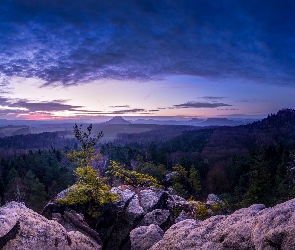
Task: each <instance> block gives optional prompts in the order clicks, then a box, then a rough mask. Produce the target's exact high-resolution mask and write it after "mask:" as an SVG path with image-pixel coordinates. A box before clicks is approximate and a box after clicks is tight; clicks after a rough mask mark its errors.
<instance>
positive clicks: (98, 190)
mask: <svg viewBox="0 0 295 250" xmlns="http://www.w3.org/2000/svg"><path fill="white" fill-rule="evenodd" d="M91 130H92V125H91V124H90V125H89V126H88V127H87V131H88V133H86V132H83V131H82V125H80V126H79V127H78V126H77V125H76V124H75V126H74V132H75V137H76V138H77V139H78V140H79V141H80V143H81V151H78V150H72V151H71V152H70V153H69V154H68V157H69V158H70V159H71V160H72V162H73V163H74V164H75V165H77V166H78V167H77V169H76V170H75V171H74V174H75V176H76V177H77V181H76V183H75V184H74V185H73V186H72V187H70V188H69V191H68V193H67V194H66V197H65V198H61V199H58V201H57V202H58V203H60V204H63V205H85V206H86V208H87V212H88V214H89V215H91V216H97V215H98V214H99V213H98V209H99V206H100V205H102V204H105V203H109V202H111V201H114V200H116V198H117V196H116V195H115V194H113V193H111V192H110V187H109V186H108V185H107V184H106V183H105V178H102V177H100V176H99V171H97V170H94V169H93V168H92V167H91V166H90V163H91V161H92V159H93V158H94V157H95V155H96V154H95V151H94V146H95V144H96V143H97V141H98V140H99V139H100V138H101V137H102V133H100V134H99V135H98V136H97V137H95V138H92V137H90V135H91Z"/></svg>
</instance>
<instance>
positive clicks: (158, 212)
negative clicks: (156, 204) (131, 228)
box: [138, 209, 172, 230]
mask: <svg viewBox="0 0 295 250" xmlns="http://www.w3.org/2000/svg"><path fill="white" fill-rule="evenodd" d="M151 224H154V225H158V226H159V227H161V228H162V229H163V230H167V229H168V228H169V227H170V226H171V225H172V223H171V221H170V211H169V210H163V209H155V210H153V211H152V212H149V213H147V214H146V215H145V216H144V218H143V219H142V221H141V222H140V223H139V224H138V226H148V225H151Z"/></svg>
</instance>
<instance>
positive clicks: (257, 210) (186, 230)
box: [150, 199, 295, 250]
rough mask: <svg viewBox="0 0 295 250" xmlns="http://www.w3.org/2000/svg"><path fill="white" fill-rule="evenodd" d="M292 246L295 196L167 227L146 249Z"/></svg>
mask: <svg viewBox="0 0 295 250" xmlns="http://www.w3.org/2000/svg"><path fill="white" fill-rule="evenodd" d="M160 249H165V250H174V249H175V250H176V249H186V250H189V249H191V250H193V249H200V250H209V249H210V250H212V249H216V250H219V249H220V250H221V249H239V250H248V249H266V250H275V249H281V250H294V249H295V199H293V200H290V201H287V202H285V203H282V204H279V205H277V206H275V207H272V208H265V206H264V205H262V204H255V205H252V206H250V207H249V208H243V209H240V210H237V211H236V212H234V213H233V214H231V215H217V216H212V217H210V218H209V219H207V220H204V221H195V220H192V219H190V220H183V221H181V222H179V223H177V224H174V225H173V226H171V227H170V228H169V229H168V230H167V231H166V232H165V234H164V236H163V238H162V240H160V241H158V242H157V243H156V244H154V245H153V246H152V247H151V248H150V250H160Z"/></svg>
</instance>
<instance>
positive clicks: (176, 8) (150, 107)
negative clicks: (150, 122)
mask: <svg viewBox="0 0 295 250" xmlns="http://www.w3.org/2000/svg"><path fill="white" fill-rule="evenodd" d="M294 69H295V1H293V0H280V1H279V0H267V1H265V0H216V1H207V0H186V1H183V0H179V1H177V0H166V1H165V0H163V1H162V0H155V1H152V0H133V1H132V0H125V1H115V0H83V1H80V0H42V1H40V0H30V1H25V0H1V1H0V119H37V120H39V119H56V120H60V119H94V120H95V119H98V118H100V117H103V116H111V117H112V116H118V115H120V116H126V117H127V116H128V117H143V118H148V117H167V118H169V119H171V118H173V119H181V118H194V117H195V118H206V117H228V118H263V117H265V116H267V114H270V113H276V112H277V111H278V110H279V109H282V108H295V70H294Z"/></svg>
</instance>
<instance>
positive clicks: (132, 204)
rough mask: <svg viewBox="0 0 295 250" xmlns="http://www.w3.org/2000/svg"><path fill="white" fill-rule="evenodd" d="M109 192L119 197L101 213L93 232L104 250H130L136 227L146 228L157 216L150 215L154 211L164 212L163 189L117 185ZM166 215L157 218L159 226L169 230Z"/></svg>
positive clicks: (164, 197) (165, 197) (165, 195)
mask: <svg viewBox="0 0 295 250" xmlns="http://www.w3.org/2000/svg"><path fill="white" fill-rule="evenodd" d="M111 191H112V192H113V193H116V194H118V196H119V199H118V200H117V201H116V202H114V203H113V204H111V205H110V206H109V207H106V208H105V209H104V211H103V212H102V213H101V215H100V216H99V218H98V222H97V225H96V230H97V231H98V232H99V234H100V236H101V238H102V240H103V242H104V248H105V249H106V250H117V249H130V237H129V234H130V232H131V231H132V230H133V229H134V228H136V227H138V226H139V225H146V226H148V225H149V222H148V221H150V220H151V217H154V220H153V222H155V220H157V219H156V217H157V215H155V214H154V216H153V215H152V214H149V213H152V211H154V210H156V209H165V208H166V201H167V196H168V195H167V193H166V192H165V191H164V190H161V189H155V188H153V187H150V188H145V189H143V188H137V189H135V188H133V187H131V186H120V187H115V188H112V190H111ZM147 214H149V215H147ZM169 215H170V214H169ZM169 215H168V216H167V213H166V214H165V216H164V215H163V216H160V215H159V216H158V219H159V224H164V226H166V227H167V228H168V227H169V226H170V225H171V224H169V225H168V224H167V223H168V222H167V220H168V217H169ZM160 217H161V218H164V217H165V218H164V219H160ZM141 222H142V223H141ZM165 222H167V223H166V224H165ZM155 224H157V223H155Z"/></svg>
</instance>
